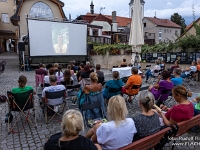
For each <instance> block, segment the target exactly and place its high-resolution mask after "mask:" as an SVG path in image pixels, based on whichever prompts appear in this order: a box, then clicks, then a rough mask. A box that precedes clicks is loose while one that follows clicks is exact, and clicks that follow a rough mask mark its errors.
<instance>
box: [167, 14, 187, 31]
mask: <svg viewBox="0 0 200 150" xmlns="http://www.w3.org/2000/svg"><path fill="white" fill-rule="evenodd" d="M170 20H171V21H173V22H174V23H176V24H178V25H179V26H181V27H182V28H181V34H183V33H184V31H185V28H186V24H185V19H184V18H182V16H181V15H179V14H178V13H174V14H173V15H171V18H170Z"/></svg>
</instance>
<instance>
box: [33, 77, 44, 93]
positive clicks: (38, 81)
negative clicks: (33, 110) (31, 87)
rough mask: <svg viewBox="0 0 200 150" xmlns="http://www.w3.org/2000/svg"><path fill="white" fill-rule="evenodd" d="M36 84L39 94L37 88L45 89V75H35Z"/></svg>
mask: <svg viewBox="0 0 200 150" xmlns="http://www.w3.org/2000/svg"><path fill="white" fill-rule="evenodd" d="M35 84H36V86H35V87H36V92H37V87H40V86H41V85H42V87H44V74H35Z"/></svg>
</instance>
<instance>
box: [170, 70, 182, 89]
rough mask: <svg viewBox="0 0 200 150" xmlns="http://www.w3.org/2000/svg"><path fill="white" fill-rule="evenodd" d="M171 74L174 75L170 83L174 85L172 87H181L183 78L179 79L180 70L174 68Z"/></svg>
mask: <svg viewBox="0 0 200 150" xmlns="http://www.w3.org/2000/svg"><path fill="white" fill-rule="evenodd" d="M173 74H174V76H175V77H174V78H171V81H172V82H173V83H174V86H177V85H182V83H183V78H181V77H180V75H181V69H179V68H175V69H174V70H173Z"/></svg>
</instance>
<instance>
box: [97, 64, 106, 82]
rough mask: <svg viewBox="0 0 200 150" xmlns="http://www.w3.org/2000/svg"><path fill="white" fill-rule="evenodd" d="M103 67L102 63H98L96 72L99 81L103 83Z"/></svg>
mask: <svg viewBox="0 0 200 150" xmlns="http://www.w3.org/2000/svg"><path fill="white" fill-rule="evenodd" d="M100 69H101V65H100V64H96V73H97V75H98V81H99V83H101V84H102V83H103V81H104V72H103V71H101V70H100Z"/></svg>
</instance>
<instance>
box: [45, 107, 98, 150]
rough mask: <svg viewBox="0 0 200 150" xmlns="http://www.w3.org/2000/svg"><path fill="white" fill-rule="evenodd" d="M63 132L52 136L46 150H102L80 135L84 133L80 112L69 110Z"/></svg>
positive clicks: (65, 116)
mask: <svg viewBox="0 0 200 150" xmlns="http://www.w3.org/2000/svg"><path fill="white" fill-rule="evenodd" d="M61 130H62V132H59V133H56V134H54V135H52V136H51V137H50V138H49V140H48V141H47V142H46V143H45V145H44V150H101V147H100V146H99V144H95V145H94V144H93V143H92V141H91V140H90V139H88V138H85V137H84V136H82V135H80V132H81V131H82V132H83V131H84V122H83V117H82V114H81V113H80V112H79V111H78V110H73V109H71V110H68V111H66V112H65V113H64V115H63V118H62V122H61Z"/></svg>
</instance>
